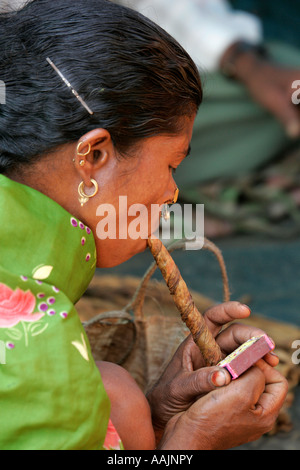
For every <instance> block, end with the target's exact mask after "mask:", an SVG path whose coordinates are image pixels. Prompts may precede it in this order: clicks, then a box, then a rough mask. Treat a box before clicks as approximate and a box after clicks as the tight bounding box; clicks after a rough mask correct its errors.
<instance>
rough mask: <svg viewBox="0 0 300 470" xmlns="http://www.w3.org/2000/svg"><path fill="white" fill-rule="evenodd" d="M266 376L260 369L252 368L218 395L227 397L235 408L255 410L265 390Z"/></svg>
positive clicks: (223, 388) (222, 389)
mask: <svg viewBox="0 0 300 470" xmlns="http://www.w3.org/2000/svg"><path fill="white" fill-rule="evenodd" d="M265 384H266V382H265V376H264V373H263V372H262V371H261V370H260V369H259V368H258V367H252V368H251V369H249V370H248V371H247V372H245V373H244V374H243V375H242V376H241V377H239V378H238V379H236V380H234V381H232V382H231V383H230V384H229V385H228V386H227V387H222V388H221V389H220V390H219V392H218V393H222V395H223V396H224V398H225V396H226V397H227V399H228V401H229V400H230V401H231V402H232V404H233V406H236V407H239V408H244V409H253V408H254V407H255V406H256V404H257V402H258V400H259V399H260V397H261V395H262V394H263V392H264V390H265Z"/></svg>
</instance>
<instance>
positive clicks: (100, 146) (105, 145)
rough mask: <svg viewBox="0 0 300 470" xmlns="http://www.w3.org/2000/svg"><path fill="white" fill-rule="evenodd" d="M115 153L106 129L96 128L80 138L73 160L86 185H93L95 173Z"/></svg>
mask: <svg viewBox="0 0 300 470" xmlns="http://www.w3.org/2000/svg"><path fill="white" fill-rule="evenodd" d="M114 155H115V148H114V145H113V142H112V139H111V135H110V133H109V132H108V131H107V130H106V129H94V130H92V131H90V132H88V133H87V134H85V135H84V136H82V137H81V138H80V139H79V141H78V142H77V144H76V148H75V156H74V159H73V161H74V164H75V168H76V170H77V172H78V174H79V175H80V178H81V180H82V181H83V182H84V184H85V186H87V187H92V183H91V179H92V178H93V175H94V174H95V173H96V172H97V171H98V170H99V169H100V168H102V167H103V166H104V165H106V163H107V162H108V160H109V159H110V158H111V157H112V156H114Z"/></svg>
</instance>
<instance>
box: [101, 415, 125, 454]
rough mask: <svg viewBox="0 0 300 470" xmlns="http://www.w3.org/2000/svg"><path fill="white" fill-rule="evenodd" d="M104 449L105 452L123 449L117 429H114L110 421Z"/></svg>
mask: <svg viewBox="0 0 300 470" xmlns="http://www.w3.org/2000/svg"><path fill="white" fill-rule="evenodd" d="M103 447H104V449H105V450H122V449H123V445H122V441H121V439H120V436H119V434H118V433H117V431H116V428H115V427H114V425H113V423H112V422H111V420H109V423H108V428H107V433H106V437H105V442H104V445H103Z"/></svg>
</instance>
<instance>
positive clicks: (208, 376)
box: [180, 367, 231, 401]
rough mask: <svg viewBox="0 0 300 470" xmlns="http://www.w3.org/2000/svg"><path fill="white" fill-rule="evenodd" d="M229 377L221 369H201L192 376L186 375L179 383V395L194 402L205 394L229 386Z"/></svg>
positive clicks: (225, 371) (227, 373)
mask: <svg viewBox="0 0 300 470" xmlns="http://www.w3.org/2000/svg"><path fill="white" fill-rule="evenodd" d="M230 382H231V376H230V374H229V372H228V371H227V370H225V369H223V368H221V367H203V368H202V369H199V370H198V371H196V372H193V373H192V374H186V376H185V377H183V378H182V380H181V383H180V393H181V395H182V396H184V397H185V398H187V397H188V399H189V400H193V401H194V400H196V399H198V398H199V397H201V396H203V395H206V394H207V393H209V392H211V391H213V390H215V389H217V388H221V387H224V386H226V385H229V384H230Z"/></svg>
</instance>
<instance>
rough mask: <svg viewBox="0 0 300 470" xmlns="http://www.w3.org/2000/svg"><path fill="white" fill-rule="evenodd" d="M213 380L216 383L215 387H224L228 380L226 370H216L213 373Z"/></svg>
mask: <svg viewBox="0 0 300 470" xmlns="http://www.w3.org/2000/svg"><path fill="white" fill-rule="evenodd" d="M211 381H212V383H213V384H214V385H215V387H224V385H226V381H227V380H226V375H225V372H224V371H222V370H219V371H217V372H214V373H213V374H212V377H211Z"/></svg>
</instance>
